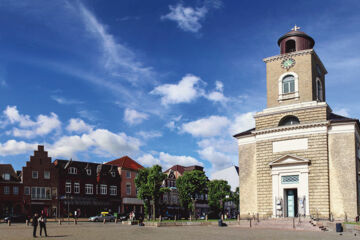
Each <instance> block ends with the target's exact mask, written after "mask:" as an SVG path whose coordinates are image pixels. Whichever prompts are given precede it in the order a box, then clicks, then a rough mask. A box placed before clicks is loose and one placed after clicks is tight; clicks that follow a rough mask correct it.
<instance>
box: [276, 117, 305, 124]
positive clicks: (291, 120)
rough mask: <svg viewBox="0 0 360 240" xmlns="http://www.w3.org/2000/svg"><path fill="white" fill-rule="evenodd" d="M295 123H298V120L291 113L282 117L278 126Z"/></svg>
mask: <svg viewBox="0 0 360 240" xmlns="http://www.w3.org/2000/svg"><path fill="white" fill-rule="evenodd" d="M295 124H300V121H299V119H298V118H297V117H295V116H292V115H290V116H285V117H283V118H282V119H281V120H280V122H279V126H287V125H295Z"/></svg>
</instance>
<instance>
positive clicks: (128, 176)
mask: <svg viewBox="0 0 360 240" xmlns="http://www.w3.org/2000/svg"><path fill="white" fill-rule="evenodd" d="M126 178H131V172H130V171H129V170H128V171H126Z"/></svg>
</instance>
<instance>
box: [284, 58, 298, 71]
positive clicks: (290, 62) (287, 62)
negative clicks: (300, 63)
mask: <svg viewBox="0 0 360 240" xmlns="http://www.w3.org/2000/svg"><path fill="white" fill-rule="evenodd" d="M294 65H295V60H294V59H292V58H287V59H284V60H283V61H282V62H281V66H282V67H283V68H286V69H289V68H291V67H292V66H294Z"/></svg>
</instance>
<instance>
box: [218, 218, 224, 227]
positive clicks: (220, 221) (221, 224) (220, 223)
mask: <svg viewBox="0 0 360 240" xmlns="http://www.w3.org/2000/svg"><path fill="white" fill-rule="evenodd" d="M218 224H219V227H222V226H223V221H222V220H221V219H219V222H218Z"/></svg>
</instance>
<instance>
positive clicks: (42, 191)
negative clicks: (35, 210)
mask: <svg viewBox="0 0 360 240" xmlns="http://www.w3.org/2000/svg"><path fill="white" fill-rule="evenodd" d="M31 199H40V200H47V199H51V188H48V187H32V188H31Z"/></svg>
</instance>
